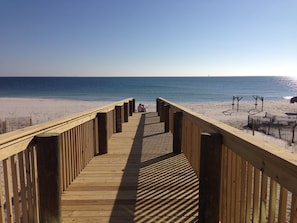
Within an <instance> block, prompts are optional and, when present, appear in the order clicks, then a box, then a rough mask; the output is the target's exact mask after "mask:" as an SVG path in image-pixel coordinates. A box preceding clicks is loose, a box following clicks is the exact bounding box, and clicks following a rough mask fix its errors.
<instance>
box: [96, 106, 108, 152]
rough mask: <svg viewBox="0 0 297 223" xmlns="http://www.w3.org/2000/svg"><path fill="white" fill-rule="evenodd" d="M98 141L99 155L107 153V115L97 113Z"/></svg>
mask: <svg viewBox="0 0 297 223" xmlns="http://www.w3.org/2000/svg"><path fill="white" fill-rule="evenodd" d="M97 117H98V140H99V154H105V153H107V152H108V130H107V128H108V127H107V124H108V123H107V113H106V112H103V113H98V114H97Z"/></svg>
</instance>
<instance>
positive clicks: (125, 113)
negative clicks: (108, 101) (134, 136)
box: [124, 102, 129, 122]
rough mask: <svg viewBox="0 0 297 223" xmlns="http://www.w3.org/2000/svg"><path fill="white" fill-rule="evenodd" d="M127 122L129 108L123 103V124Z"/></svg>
mask: <svg viewBox="0 0 297 223" xmlns="http://www.w3.org/2000/svg"><path fill="white" fill-rule="evenodd" d="M128 121H129V106H128V103H127V102H125V103H124V122H128Z"/></svg>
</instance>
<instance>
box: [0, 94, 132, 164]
mask: <svg viewBox="0 0 297 223" xmlns="http://www.w3.org/2000/svg"><path fill="white" fill-rule="evenodd" d="M129 100H132V98H126V99H124V100H121V101H117V102H114V103H111V104H108V105H105V106H103V107H100V108H94V109H90V110H87V111H83V112H80V113H77V114H72V115H68V116H66V117H62V118H59V119H55V120H52V121H48V122H44V123H40V124H36V125H33V126H29V127H26V128H23V129H19V130H15V131H13V132H8V133H4V134H1V135H0V160H4V159H6V158H8V157H10V156H12V155H14V154H16V153H18V152H21V151H23V150H24V149H26V146H24V145H28V144H29V143H30V142H31V141H32V140H33V138H34V137H35V136H36V135H38V134H41V133H45V132H48V131H51V132H53V131H57V132H60V131H59V128H61V127H65V126H67V125H69V126H71V123H74V122H77V121H79V120H83V119H84V122H86V121H88V120H91V119H94V118H95V116H96V115H97V113H99V112H103V111H108V110H112V109H113V107H114V106H115V105H118V104H123V103H125V102H127V101H129ZM82 123H83V122H82ZM82 123H81V124H82ZM17 144H19V146H17ZM12 145H13V146H14V149H13V150H10V149H9V148H10V146H12Z"/></svg>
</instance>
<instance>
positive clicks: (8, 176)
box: [0, 98, 135, 223]
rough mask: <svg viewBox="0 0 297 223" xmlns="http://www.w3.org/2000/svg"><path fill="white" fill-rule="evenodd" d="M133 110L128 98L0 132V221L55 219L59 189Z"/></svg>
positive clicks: (103, 147)
mask: <svg viewBox="0 0 297 223" xmlns="http://www.w3.org/2000/svg"><path fill="white" fill-rule="evenodd" d="M134 111H135V100H134V99H132V98H129V99H125V100H123V101H119V102H116V103H113V104H110V105H107V106H105V107H102V108H98V109H92V110H89V111H86V112H82V113H79V114H75V115H70V116H68V117H65V118H62V119H59V120H55V121H50V122H47V123H44V124H39V125H35V126H31V127H28V128H24V129H20V130H17V131H14V132H9V133H6V134H2V135H0V161H1V162H0V164H1V165H2V167H1V168H0V169H1V172H0V179H1V183H0V222H9V223H10V222H23V223H27V222H28V223H31V222H42V223H43V222H59V221H60V218H61V216H60V214H61V210H60V201H61V192H63V191H64V190H66V189H67V187H68V186H69V185H70V184H71V182H72V181H73V180H74V179H75V178H76V177H77V176H78V174H79V173H80V171H81V170H82V169H83V168H84V167H85V166H86V165H87V164H88V162H89V161H90V160H91V159H92V158H93V157H94V156H95V155H98V154H104V153H107V151H108V140H109V138H110V137H111V136H112V134H113V133H116V132H120V131H121V126H122V123H123V122H127V121H128V117H129V116H131V115H132V113H133V112H134Z"/></svg>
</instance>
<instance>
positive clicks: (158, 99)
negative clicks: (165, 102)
mask: <svg viewBox="0 0 297 223" xmlns="http://www.w3.org/2000/svg"><path fill="white" fill-rule="evenodd" d="M156 108H157V112H158V115H159V116H160V98H157V99H156Z"/></svg>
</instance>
